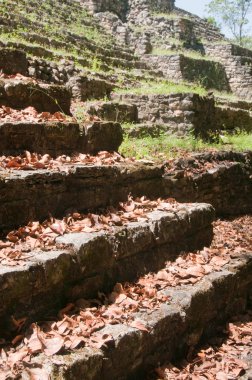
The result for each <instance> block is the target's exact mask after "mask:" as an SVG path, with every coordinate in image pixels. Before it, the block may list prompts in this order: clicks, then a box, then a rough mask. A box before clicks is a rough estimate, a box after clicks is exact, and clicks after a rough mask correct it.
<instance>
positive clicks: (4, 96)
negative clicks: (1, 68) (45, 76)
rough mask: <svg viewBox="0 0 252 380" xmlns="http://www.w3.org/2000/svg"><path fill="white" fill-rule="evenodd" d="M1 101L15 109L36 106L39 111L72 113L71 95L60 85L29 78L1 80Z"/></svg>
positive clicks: (2, 103)
mask: <svg viewBox="0 0 252 380" xmlns="http://www.w3.org/2000/svg"><path fill="white" fill-rule="evenodd" d="M0 103H1V105H4V106H7V107H12V108H15V109H22V108H27V107H34V108H35V109H36V110H37V111H38V112H50V113H54V112H63V113H65V114H67V115H70V104H71V95H70V93H69V91H68V90H67V89H66V88H65V87H63V86H59V85H48V84H44V83H40V84H39V83H36V82H34V81H32V80H29V79H27V80H25V79H24V80H20V79H3V80H1V82H0Z"/></svg>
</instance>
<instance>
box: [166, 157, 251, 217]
mask: <svg viewBox="0 0 252 380" xmlns="http://www.w3.org/2000/svg"><path fill="white" fill-rule="evenodd" d="M204 167H205V169H204ZM166 181H167V182H166ZM164 186H165V193H166V194H170V196H172V197H175V198H176V199H177V200H178V201H179V202H188V201H189V199H190V201H191V202H199V199H200V202H207V203H210V204H212V205H213V206H214V207H215V209H216V212H217V214H218V215H221V216H231V215H239V214H247V213H248V214H249V213H251V212H252V204H251V194H252V152H248V153H247V154H246V153H245V154H240V153H236V152H219V153H206V154H196V155H195V156H193V157H192V158H189V159H186V158H185V159H184V158H179V159H177V160H175V161H174V162H173V164H172V165H168V168H167V169H166V173H165V175H164Z"/></svg>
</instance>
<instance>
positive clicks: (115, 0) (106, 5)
mask: <svg viewBox="0 0 252 380" xmlns="http://www.w3.org/2000/svg"><path fill="white" fill-rule="evenodd" d="M80 3H81V4H82V5H83V6H85V7H86V8H87V9H88V10H89V11H90V12H91V13H99V12H113V13H115V14H116V15H117V16H118V17H119V18H121V19H122V20H125V19H126V14H127V11H128V1H127V0H125V1H124V0H80Z"/></svg>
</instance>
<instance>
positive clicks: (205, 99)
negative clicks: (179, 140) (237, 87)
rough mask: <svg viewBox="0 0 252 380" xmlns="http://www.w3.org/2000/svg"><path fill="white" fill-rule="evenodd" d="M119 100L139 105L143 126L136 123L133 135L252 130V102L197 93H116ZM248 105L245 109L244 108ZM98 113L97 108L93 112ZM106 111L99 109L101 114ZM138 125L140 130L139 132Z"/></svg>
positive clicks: (140, 120)
mask: <svg viewBox="0 0 252 380" xmlns="http://www.w3.org/2000/svg"><path fill="white" fill-rule="evenodd" d="M112 99H113V100H114V101H115V102H116V101H119V102H123V103H125V104H128V105H129V106H130V105H131V106H136V107H137V112H138V122H139V125H137V124H136V125H135V126H134V128H133V130H132V131H129V133H130V134H131V136H133V137H137V136H143V135H148V127H149V135H151V136H153V135H156V134H157V133H158V130H159V131H162V132H165V133H167V134H173V133H176V135H178V136H184V135H187V134H191V133H194V134H195V135H196V136H199V137H202V138H204V139H209V138H210V139H211V135H213V134H215V133H216V132H220V131H228V132H236V131H237V130H241V131H247V132H250V131H251V130H252V112H251V110H250V107H251V104H250V102H241V101H237V102H235V101H233V102H227V101H226V102H225V101H224V100H219V99H217V103H216V102H215V98H214V97H213V96H200V95H198V94H194V93H178V94H175V93H173V94H170V95H135V94H122V95H119V94H116V93H114V94H112ZM243 106H244V109H242V108H243ZM93 112H94V111H93ZM99 112H100V113H101V114H102V110H101V111H100V110H99V109H98V111H97V113H99ZM138 126H139V128H140V131H138V130H137V129H138Z"/></svg>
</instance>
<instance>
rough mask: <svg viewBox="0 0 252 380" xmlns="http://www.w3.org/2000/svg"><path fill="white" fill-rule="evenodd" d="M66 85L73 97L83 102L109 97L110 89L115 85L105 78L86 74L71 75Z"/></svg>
mask: <svg viewBox="0 0 252 380" xmlns="http://www.w3.org/2000/svg"><path fill="white" fill-rule="evenodd" d="M66 86H67V88H68V89H69V91H70V92H71V95H72V97H73V98H74V99H78V100H81V101H83V102H85V101H87V100H90V99H104V98H106V97H109V96H110V94H111V92H112V90H113V89H114V88H115V87H116V86H115V85H114V84H113V83H111V82H109V81H108V80H106V79H102V78H97V77H94V76H93V77H91V76H87V75H77V76H73V77H72V78H70V79H69V81H68V82H67V85H66Z"/></svg>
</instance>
